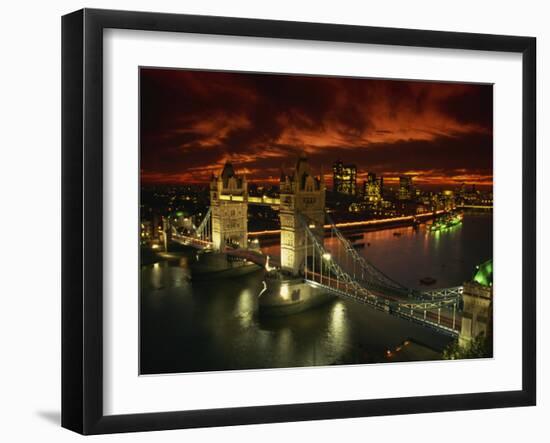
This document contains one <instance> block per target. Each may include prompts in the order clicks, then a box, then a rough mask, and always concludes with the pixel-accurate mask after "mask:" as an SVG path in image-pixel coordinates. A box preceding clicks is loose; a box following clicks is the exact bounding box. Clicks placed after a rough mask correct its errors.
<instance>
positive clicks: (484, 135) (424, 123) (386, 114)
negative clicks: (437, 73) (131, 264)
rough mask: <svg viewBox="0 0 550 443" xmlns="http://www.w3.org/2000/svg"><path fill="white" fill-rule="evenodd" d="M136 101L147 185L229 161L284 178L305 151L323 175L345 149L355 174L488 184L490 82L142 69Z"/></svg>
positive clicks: (251, 172)
mask: <svg viewBox="0 0 550 443" xmlns="http://www.w3.org/2000/svg"><path fill="white" fill-rule="evenodd" d="M140 99H141V106H140V123H141V134H140V137H141V180H142V183H144V184H153V183H200V182H207V181H208V180H209V178H210V175H211V174H212V173H213V172H214V173H218V172H219V170H220V169H221V167H222V166H223V163H224V162H225V161H226V160H231V161H232V162H233V163H234V165H235V167H236V169H237V170H238V171H239V172H241V173H246V174H247V178H248V179H249V180H250V181H257V182H269V181H271V182H276V181H277V180H278V177H279V175H280V170H281V168H282V167H284V168H289V167H290V166H291V165H293V164H294V162H295V159H296V158H297V156H298V155H299V153H300V152H306V153H307V154H308V157H309V159H310V162H311V163H312V164H313V166H314V168H315V169H316V170H317V171H318V172H319V171H320V170H321V168H324V171H325V173H326V174H327V179H329V178H330V177H329V175H330V174H329V173H330V171H331V167H332V164H333V163H334V161H336V160H338V159H341V160H342V161H344V163H353V164H356V165H357V168H358V181H359V182H361V181H362V180H363V179H364V177H365V176H366V174H367V172H375V173H377V174H380V175H384V176H385V177H388V179H387V182H390V181H391V180H390V179H389V178H390V177H396V176H398V175H402V174H410V175H414V176H415V177H416V178H415V183H418V184H419V185H422V184H425V185H441V186H448V185H455V184H459V183H461V182H465V183H469V184H478V185H491V184H492V179H493V174H492V167H493V160H492V155H493V141H492V139H493V136H492V125H493V122H492V120H493V90H492V85H475V84H457V83H438V82H418V81H416V82H415V81H398V80H371V79H358V78H337V77H315V76H295V75H272V74H255V73H229V72H206V71H186V70H167V69H149V68H147V69H146V68H142V69H141V70H140ZM329 181H330V180H329Z"/></svg>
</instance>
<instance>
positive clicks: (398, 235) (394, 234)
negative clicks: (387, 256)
mask: <svg viewBox="0 0 550 443" xmlns="http://www.w3.org/2000/svg"><path fill="white" fill-rule="evenodd" d="M393 236H394V237H401V232H394V233H393Z"/></svg>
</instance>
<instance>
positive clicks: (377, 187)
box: [363, 172, 384, 204]
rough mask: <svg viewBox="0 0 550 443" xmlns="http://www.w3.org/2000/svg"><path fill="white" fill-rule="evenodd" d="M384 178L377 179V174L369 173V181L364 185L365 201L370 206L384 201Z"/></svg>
mask: <svg viewBox="0 0 550 443" xmlns="http://www.w3.org/2000/svg"><path fill="white" fill-rule="evenodd" d="M383 186H384V179H383V177H380V178H376V174H374V173H373V172H369V173H368V174H367V180H366V181H365V182H364V183H363V200H365V201H366V202H367V203H369V204H375V203H378V202H379V201H381V200H382V189H383Z"/></svg>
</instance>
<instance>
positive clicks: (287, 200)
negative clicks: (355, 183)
mask: <svg viewBox="0 0 550 443" xmlns="http://www.w3.org/2000/svg"><path fill="white" fill-rule="evenodd" d="M300 217H302V218H303V219H305V221H306V222H307V223H308V226H309V227H310V229H311V230H312V231H313V232H314V234H315V235H316V237H317V238H318V239H319V240H320V241H321V243H322V242H323V237H324V228H323V226H324V224H325V183H324V179H323V177H321V176H320V177H315V176H313V175H312V174H311V172H310V167H309V164H308V162H307V158H306V156H305V155H304V154H302V155H301V156H300V158H299V159H298V161H297V163H296V167H295V168H294V170H293V171H292V173H291V174H290V175H286V174H284V173H282V174H281V206H280V212H279V218H280V221H281V268H282V269H283V270H286V271H289V272H291V273H292V274H293V275H298V274H299V272H300V270H301V269H302V267H303V265H304V261H305V258H306V255H307V252H306V251H304V249H305V235H306V234H305V230H304V228H303V225H302V223H301V222H300Z"/></svg>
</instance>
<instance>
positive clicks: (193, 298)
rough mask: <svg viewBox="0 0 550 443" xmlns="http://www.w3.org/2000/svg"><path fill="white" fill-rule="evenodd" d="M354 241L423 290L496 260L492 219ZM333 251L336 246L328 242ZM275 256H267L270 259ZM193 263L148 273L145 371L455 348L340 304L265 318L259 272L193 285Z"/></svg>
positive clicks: (321, 361) (380, 357) (168, 264)
mask: <svg viewBox="0 0 550 443" xmlns="http://www.w3.org/2000/svg"><path fill="white" fill-rule="evenodd" d="M394 232H400V233H401V235H400V236H394V235H393V233H394ZM356 241H357V242H365V247H364V248H362V249H358V252H359V253H361V254H363V255H365V257H367V258H368V259H369V260H371V261H372V262H373V263H375V264H376V265H377V266H378V267H380V268H381V269H382V270H383V271H385V272H386V273H388V274H389V275H391V276H392V277H394V278H395V279H397V280H398V281H400V282H402V283H404V284H407V285H409V286H415V287H419V278H422V277H426V276H432V277H434V278H436V279H437V283H436V284H435V285H434V287H436V286H440V287H441V286H454V285H457V284H461V283H462V282H463V281H464V280H466V279H468V278H469V277H470V276H471V274H472V271H473V268H474V266H475V265H476V264H478V263H480V262H481V261H483V260H485V259H486V258H488V256H490V254H491V251H492V217H491V216H488V215H485V216H479V217H476V216H467V217H465V219H464V223H463V225H461V226H458V227H456V228H455V229H453V230H449V231H445V232H441V233H430V232H428V231H427V230H426V229H424V228H422V227H421V228H420V229H419V230H418V231H414V230H413V229H412V228H396V229H390V230H384V231H374V232H367V233H364V234H363V236H362V238H361V239H359V240H356ZM367 242H368V243H370V246H367V245H366V243H367ZM325 243H326V244H327V245H328V246H331V245H332V246H334V245H335V244H336V243H332V242H331V239H330V238H329V239H326V240H325ZM277 249H278V247H277V246H271V247H266V248H265V250H266V251H268V252H269V253H271V254H277V253H278V252H277ZM335 252H336V253H337V251H335ZM193 255H194V253H193V252H191V251H190V252H189V253H188V254H184V255H183V256H182V257H180V258H179V259H177V260H173V261H163V262H160V263H155V264H153V265H148V266H143V267H142V269H141V294H142V296H141V307H142V309H141V318H140V320H141V324H140V327H141V354H140V355H141V372H142V373H149V374H150V373H166V372H189V371H215V370H225V369H232V370H235V369H252V368H276V367H294V366H311V365H331V364H349V363H368V362H378V361H385V360H384V359H385V357H384V354H385V351H386V349H388V348H393V347H395V346H396V345H398V344H400V343H402V342H403V341H404V340H405V339H406V338H410V337H413V338H415V339H417V340H418V341H421V342H423V343H427V344H430V345H432V346H443V345H444V344H445V343H446V341H447V339H446V338H444V337H442V336H440V335H437V334H434V333H433V332H431V331H430V330H428V329H425V328H423V327H420V326H417V325H413V324H411V323H408V322H405V321H403V320H399V319H396V318H395V317H391V316H388V315H386V314H383V313H380V312H376V311H373V310H371V309H369V308H368V307H365V306H363V305H360V304H356V303H354V302H350V301H347V300H340V299H335V300H334V301H333V302H329V303H328V304H326V305H324V306H321V307H319V308H316V309H313V310H310V311H306V312H303V313H301V314H297V315H292V316H288V317H282V318H263V317H260V316H259V315H258V312H257V304H258V294H259V292H260V291H261V289H262V287H263V285H262V281H263V272H262V271H261V270H260V271H258V272H256V273H253V274H249V275H247V276H243V277H239V278H233V279H223V280H216V279H212V280H210V281H205V282H195V281H190V280H189V278H188V277H189V271H188V265H189V260H192V259H193Z"/></svg>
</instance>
